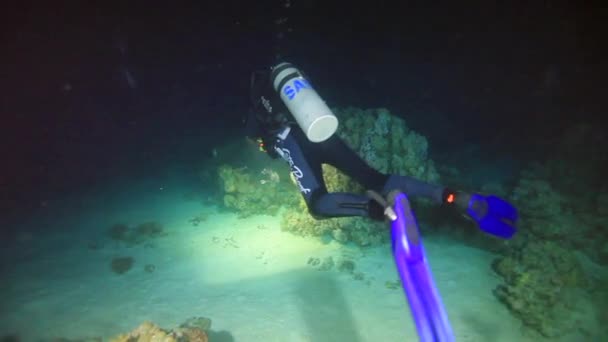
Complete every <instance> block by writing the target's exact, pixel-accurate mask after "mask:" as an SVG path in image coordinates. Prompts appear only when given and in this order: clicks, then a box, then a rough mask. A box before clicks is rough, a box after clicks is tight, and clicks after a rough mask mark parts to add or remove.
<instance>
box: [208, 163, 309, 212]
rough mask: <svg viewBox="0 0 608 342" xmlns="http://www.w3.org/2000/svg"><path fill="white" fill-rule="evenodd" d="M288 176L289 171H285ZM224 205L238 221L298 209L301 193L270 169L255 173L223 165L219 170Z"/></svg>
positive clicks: (286, 177) (286, 179)
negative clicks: (290, 208) (281, 210)
mask: <svg viewBox="0 0 608 342" xmlns="http://www.w3.org/2000/svg"><path fill="white" fill-rule="evenodd" d="M286 172H287V171H286ZM218 176H219V181H220V184H221V188H222V193H223V204H224V206H225V207H226V208H229V209H231V210H234V211H236V212H237V214H238V215H239V217H242V218H245V217H248V216H251V215H276V214H277V213H278V212H279V210H280V209H281V207H283V206H290V205H292V206H293V205H295V204H296V203H297V201H298V195H299V194H298V192H297V191H296V190H295V189H294V188H293V184H291V182H290V181H288V179H289V177H288V176H285V177H280V175H279V173H278V172H277V171H274V170H270V169H268V168H264V169H262V170H261V171H258V172H255V171H252V170H250V169H249V168H234V167H232V166H230V165H221V166H220V167H219V168H218Z"/></svg>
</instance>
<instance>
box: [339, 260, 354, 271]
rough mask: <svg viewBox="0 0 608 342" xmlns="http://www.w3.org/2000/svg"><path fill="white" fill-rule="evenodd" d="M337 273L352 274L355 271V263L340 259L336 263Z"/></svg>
mask: <svg viewBox="0 0 608 342" xmlns="http://www.w3.org/2000/svg"><path fill="white" fill-rule="evenodd" d="M338 271H340V272H346V273H353V272H354V271H355V262H354V261H352V260H350V259H342V260H340V262H339V263H338Z"/></svg>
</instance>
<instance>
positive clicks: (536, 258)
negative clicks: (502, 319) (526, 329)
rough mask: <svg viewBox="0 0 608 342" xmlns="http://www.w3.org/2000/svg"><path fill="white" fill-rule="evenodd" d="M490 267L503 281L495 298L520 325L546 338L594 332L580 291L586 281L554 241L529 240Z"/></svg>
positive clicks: (587, 301)
mask: <svg viewBox="0 0 608 342" xmlns="http://www.w3.org/2000/svg"><path fill="white" fill-rule="evenodd" d="M493 268H494V270H495V271H496V273H498V274H499V275H501V276H502V277H503V278H504V279H505V284H503V285H499V286H498V287H497V288H496V289H495V295H496V296H497V297H498V298H499V299H500V300H501V301H503V302H504V303H505V304H506V305H507V306H508V307H509V308H510V309H511V311H512V312H513V313H514V314H515V315H517V316H518V317H519V318H520V319H521V320H522V322H523V323H524V324H526V325H528V326H530V327H532V328H534V329H536V330H537V331H539V332H540V333H541V334H543V335H544V336H546V337H556V336H561V335H564V334H567V333H572V332H574V331H587V332H591V331H594V330H595V326H593V325H594V322H593V320H591V321H590V320H589V319H588V318H589V316H591V317H593V308H592V305H591V302H590V298H589V296H588V295H586V293H585V291H584V289H585V288H586V287H588V286H589V280H588V279H587V278H586V276H585V274H584V272H583V270H582V268H581V265H580V264H579V263H578V261H577V259H576V257H575V256H574V254H573V253H572V252H571V251H569V250H567V249H564V248H562V247H560V246H559V245H557V244H556V243H554V242H548V241H546V242H537V241H533V242H530V243H528V244H527V245H526V246H524V248H522V249H520V250H513V251H512V253H511V254H510V255H508V256H505V257H502V258H499V259H497V260H495V262H494V264H493Z"/></svg>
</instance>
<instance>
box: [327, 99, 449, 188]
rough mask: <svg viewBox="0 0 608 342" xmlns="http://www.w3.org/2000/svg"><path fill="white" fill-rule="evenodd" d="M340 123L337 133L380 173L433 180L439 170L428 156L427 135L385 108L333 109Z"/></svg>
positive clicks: (434, 180)
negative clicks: (412, 128) (414, 129)
mask: <svg viewBox="0 0 608 342" xmlns="http://www.w3.org/2000/svg"><path fill="white" fill-rule="evenodd" d="M333 111H334V113H335V114H336V116H337V117H338V118H339V120H340V122H341V123H342V124H341V125H340V127H339V128H338V132H337V134H338V135H339V136H340V137H341V138H342V139H343V140H344V141H345V142H346V143H347V144H348V145H349V146H350V147H351V148H352V149H353V150H354V151H356V152H357V153H358V154H359V156H361V157H362V158H363V159H364V160H365V161H367V162H368V163H369V164H370V165H371V166H373V167H374V168H376V169H378V170H379V171H381V172H383V173H393V174H400V175H407V176H412V177H416V178H418V179H421V180H424V181H428V182H436V181H438V180H439V174H438V173H437V171H436V170H435V164H434V162H433V161H432V160H431V159H429V158H428V141H427V139H426V138H425V137H424V136H422V135H420V134H418V133H416V132H414V131H413V130H411V129H409V127H407V125H406V124H405V121H404V120H403V119H402V118H399V117H397V116H394V115H392V114H391V113H390V112H389V111H388V109H385V108H376V109H366V110H361V109H358V108H354V107H347V108H344V109H338V108H334V109H333Z"/></svg>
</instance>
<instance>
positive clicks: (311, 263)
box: [307, 257, 321, 267]
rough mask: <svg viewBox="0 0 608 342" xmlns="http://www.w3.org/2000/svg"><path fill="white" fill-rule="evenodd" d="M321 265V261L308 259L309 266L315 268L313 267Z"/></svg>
mask: <svg viewBox="0 0 608 342" xmlns="http://www.w3.org/2000/svg"><path fill="white" fill-rule="evenodd" d="M320 263H321V259H319V258H313V257H310V258H308V262H307V264H308V265H310V266H313V267H315V266H317V265H319V264H320Z"/></svg>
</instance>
